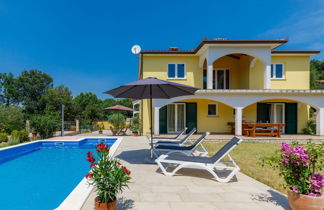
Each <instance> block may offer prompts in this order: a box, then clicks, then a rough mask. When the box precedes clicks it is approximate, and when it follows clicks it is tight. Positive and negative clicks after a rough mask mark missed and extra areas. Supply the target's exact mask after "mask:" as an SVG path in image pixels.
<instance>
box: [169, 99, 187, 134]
mask: <svg viewBox="0 0 324 210" xmlns="http://www.w3.org/2000/svg"><path fill="white" fill-rule="evenodd" d="M185 113H186V112H185V104H184V103H174V104H169V105H168V108H167V127H168V133H177V132H180V131H182V130H183V129H184V127H185V122H186V120H185Z"/></svg>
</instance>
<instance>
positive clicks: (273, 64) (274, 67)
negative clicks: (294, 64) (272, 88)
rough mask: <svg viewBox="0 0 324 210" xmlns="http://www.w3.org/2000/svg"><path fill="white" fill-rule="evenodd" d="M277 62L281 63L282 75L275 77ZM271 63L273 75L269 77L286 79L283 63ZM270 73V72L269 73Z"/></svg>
mask: <svg viewBox="0 0 324 210" xmlns="http://www.w3.org/2000/svg"><path fill="white" fill-rule="evenodd" d="M277 64H281V65H282V77H277V75H276V65H277ZM271 65H272V66H273V67H272V69H273V77H271V79H273V80H276V79H286V76H285V65H284V64H283V63H271ZM270 68H271V67H270ZM270 70H271V69H270ZM270 75H271V73H270Z"/></svg>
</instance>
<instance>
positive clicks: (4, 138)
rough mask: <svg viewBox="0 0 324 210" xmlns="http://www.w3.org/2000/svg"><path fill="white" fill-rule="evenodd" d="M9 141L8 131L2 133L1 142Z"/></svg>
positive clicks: (0, 135) (0, 134)
mask: <svg viewBox="0 0 324 210" xmlns="http://www.w3.org/2000/svg"><path fill="white" fill-rule="evenodd" d="M7 141H8V136H7V134H6V133H0V143H2V142H7Z"/></svg>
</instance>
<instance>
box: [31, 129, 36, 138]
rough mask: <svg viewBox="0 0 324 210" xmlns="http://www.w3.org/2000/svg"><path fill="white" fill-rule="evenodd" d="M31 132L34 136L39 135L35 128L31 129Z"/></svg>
mask: <svg viewBox="0 0 324 210" xmlns="http://www.w3.org/2000/svg"><path fill="white" fill-rule="evenodd" d="M31 133H32V137H36V136H37V132H36V131H35V129H32V130H31Z"/></svg>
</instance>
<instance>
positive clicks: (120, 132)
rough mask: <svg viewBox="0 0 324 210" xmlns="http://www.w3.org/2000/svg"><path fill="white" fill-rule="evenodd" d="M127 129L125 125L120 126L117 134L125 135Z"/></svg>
mask: <svg viewBox="0 0 324 210" xmlns="http://www.w3.org/2000/svg"><path fill="white" fill-rule="evenodd" d="M127 129H128V128H127V127H125V128H121V129H120V130H119V131H118V134H117V135H121V136H126V132H127Z"/></svg>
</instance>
